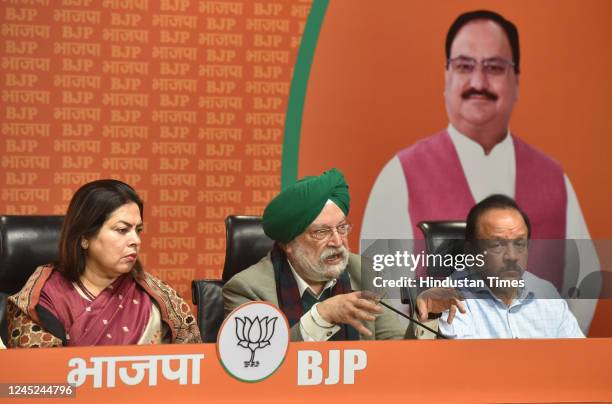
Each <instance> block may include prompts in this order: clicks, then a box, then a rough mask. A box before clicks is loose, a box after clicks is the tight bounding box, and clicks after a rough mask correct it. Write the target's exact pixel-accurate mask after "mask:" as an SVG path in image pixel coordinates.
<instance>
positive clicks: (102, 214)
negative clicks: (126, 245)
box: [58, 180, 143, 282]
mask: <svg viewBox="0 0 612 404" xmlns="http://www.w3.org/2000/svg"><path fill="white" fill-rule="evenodd" d="M131 202H133V203H135V204H136V205H138V208H139V209H140V218H141V219H142V217H143V203H142V200H141V199H140V197H139V196H138V194H136V191H134V189H133V188H132V187H130V186H129V185H128V184H126V183H123V182H121V181H118V180H97V181H93V182H90V183H87V184H85V185H83V186H82V187H81V188H79V189H78V190H77V191H76V193H75V194H74V196H73V197H72V199H71V200H70V204H69V205H68V212H66V217H65V218H64V224H63V225H62V231H61V233H60V241H59V262H58V270H59V271H60V272H62V274H63V275H64V276H65V277H66V278H68V279H70V280H71V281H73V282H75V281H77V280H78V279H79V277H80V276H81V275H82V274H83V271H85V261H86V253H85V250H84V249H83V248H82V247H81V240H82V239H83V238H86V239H89V238H91V237H93V236H95V235H96V234H98V232H99V231H100V228H101V227H102V225H103V224H104V222H105V221H106V220H107V219H108V218H109V217H110V215H111V214H112V213H113V212H114V211H115V210H117V209H118V208H120V207H121V206H123V205H125V204H127V203H131ZM132 271H134V272H135V274H136V275H140V274H141V273H142V265H141V264H140V262H139V261H138V260H137V261H136V263H135V264H134V268H133V269H132Z"/></svg>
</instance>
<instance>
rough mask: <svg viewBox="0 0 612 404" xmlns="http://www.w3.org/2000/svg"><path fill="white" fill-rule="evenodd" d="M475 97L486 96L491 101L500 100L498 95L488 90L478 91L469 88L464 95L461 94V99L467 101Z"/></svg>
mask: <svg viewBox="0 0 612 404" xmlns="http://www.w3.org/2000/svg"><path fill="white" fill-rule="evenodd" d="M474 95H479V96H484V97H486V98H487V99H489V100H491V101H497V98H498V96H497V94H495V93H492V92H490V91H488V90H477V89H475V88H469V89H467V90H465V91H464V92H463V93H461V98H462V99H464V100H467V99H468V98H470V97H472V96H474Z"/></svg>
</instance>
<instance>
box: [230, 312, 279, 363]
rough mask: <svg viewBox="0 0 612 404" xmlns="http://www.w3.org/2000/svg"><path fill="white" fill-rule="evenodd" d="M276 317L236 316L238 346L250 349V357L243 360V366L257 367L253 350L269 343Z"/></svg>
mask: <svg viewBox="0 0 612 404" xmlns="http://www.w3.org/2000/svg"><path fill="white" fill-rule="evenodd" d="M277 319H278V318H277V317H273V318H270V319H269V318H268V316H266V317H262V318H261V319H260V318H259V316H257V317H255V319H250V318H249V317H246V316H245V317H242V318H240V317H236V337H237V338H238V346H241V347H243V348H247V349H249V350H250V351H251V359H249V360H248V361H244V367H245V368H248V367H257V366H259V361H255V352H256V351H257V350H258V349H262V348H265V347H267V346H268V345H270V339H271V338H272V336H273V335H274V326H275V325H276V320H277Z"/></svg>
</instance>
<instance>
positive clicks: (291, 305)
mask: <svg viewBox="0 0 612 404" xmlns="http://www.w3.org/2000/svg"><path fill="white" fill-rule="evenodd" d="M271 258H272V266H273V267H274V277H275V279H276V294H277V296H278V305H279V307H280V309H281V310H282V312H283V313H285V315H286V316H287V320H289V326H290V327H293V325H294V324H296V323H298V322H299V321H300V318H301V317H302V316H303V315H304V306H303V302H302V298H301V297H300V291H299V288H298V285H297V282H296V281H295V277H294V276H293V273H292V272H291V268H290V267H289V262H288V261H287V256H286V255H285V252H284V251H283V250H282V249H281V248H280V247H278V246H277V245H276V244H275V245H274V248H272V254H271ZM351 292H352V290H351V281H350V279H349V276H348V272H347V271H344V272H343V273H342V275H340V277H339V278H338V281H337V282H336V284H335V285H334V287H333V288H331V293H323V295H322V296H321V300H320V301H323V300H325V299H327V298H328V297H331V296H335V295H341V294H345V293H351ZM306 293H308V292H304V294H306ZM351 340H353V341H354V340H359V333H358V332H357V330H356V329H355V328H354V327H352V326H350V325H348V324H343V325H341V327H340V331H338V332H337V333H336V334H334V336H333V337H332V338H330V341H351Z"/></svg>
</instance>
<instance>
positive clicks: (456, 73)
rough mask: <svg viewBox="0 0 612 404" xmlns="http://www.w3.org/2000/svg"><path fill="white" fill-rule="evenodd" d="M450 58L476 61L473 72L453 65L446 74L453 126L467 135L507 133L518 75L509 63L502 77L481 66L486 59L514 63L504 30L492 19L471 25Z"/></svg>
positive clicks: (460, 35) (457, 40)
mask: <svg viewBox="0 0 612 404" xmlns="http://www.w3.org/2000/svg"><path fill="white" fill-rule="evenodd" d="M458 58H459V59H458ZM450 59H451V60H455V59H458V60H467V61H468V62H469V61H472V62H473V61H476V62H477V63H476V65H475V67H474V68H473V70H472V71H471V72H470V71H469V69H461V67H462V66H463V65H461V64H459V65H455V66H453V65H452V64H451V65H450V66H449V67H448V68H447V70H446V72H445V90H444V98H445V102H446V111H447V113H448V117H449V120H450V122H451V123H452V124H453V126H454V127H455V128H457V129H458V130H459V131H460V132H462V133H464V134H466V135H468V136H469V135H471V134H472V133H479V132H480V133H482V132H486V133H489V132H492V133H494V134H499V133H501V132H503V131H505V130H506V129H507V127H508V122H509V121H510V116H511V115H512V109H513V108H514V104H515V102H516V100H517V97H518V76H517V75H516V73H515V72H514V69H513V68H512V66H511V65H510V64H507V69H506V70H505V72H504V73H503V74H499V73H497V74H495V70H491V69H485V68H483V65H482V61H483V60H485V61H489V62H491V61H492V62H494V63H495V62H497V63H501V64H502V65H503V64H504V63H509V62H510V63H511V62H513V60H512V48H511V47H510V42H509V41H508V38H507V36H506V34H505V33H504V31H503V29H502V28H501V27H500V26H499V25H497V24H496V23H494V22H493V21H489V20H475V21H472V22H469V23H468V24H466V25H465V26H464V27H463V28H461V29H460V30H459V32H458V33H457V36H456V37H455V39H454V41H453V43H452V46H451V51H450ZM485 63H487V62H485Z"/></svg>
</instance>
